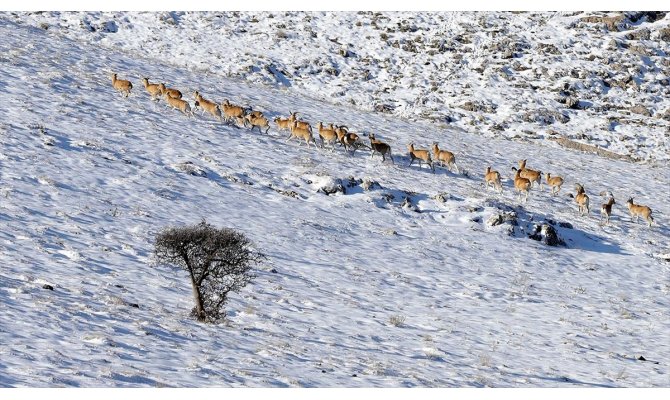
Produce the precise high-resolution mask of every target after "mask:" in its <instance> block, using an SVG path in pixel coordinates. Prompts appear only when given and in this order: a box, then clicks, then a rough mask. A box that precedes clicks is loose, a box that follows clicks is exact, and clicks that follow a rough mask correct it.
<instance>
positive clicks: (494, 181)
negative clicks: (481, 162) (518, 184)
mask: <svg viewBox="0 0 670 400" xmlns="http://www.w3.org/2000/svg"><path fill="white" fill-rule="evenodd" d="M484 183H486V189H488V188H489V185H493V188H494V189H497V190H498V192H499V193H501V194H502V191H503V187H502V183H500V172H498V171H494V170H492V169H491V167H490V166H488V167H486V174H485V175H484Z"/></svg>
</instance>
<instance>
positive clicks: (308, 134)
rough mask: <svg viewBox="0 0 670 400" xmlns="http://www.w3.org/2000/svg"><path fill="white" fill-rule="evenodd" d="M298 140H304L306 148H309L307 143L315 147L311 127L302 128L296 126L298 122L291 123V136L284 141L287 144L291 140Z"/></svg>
mask: <svg viewBox="0 0 670 400" xmlns="http://www.w3.org/2000/svg"><path fill="white" fill-rule="evenodd" d="M294 137H295V138H298V139H304V140H305V143H307V147H309V142H313V143H314V146H315V147H316V141H315V140H314V137H313V136H312V127H311V126H309V127H308V128H302V127H299V126H298V121H293V125H292V126H291V135H290V136H289V137H288V139H286V141H287V142H288V141H289V140H291V138H294Z"/></svg>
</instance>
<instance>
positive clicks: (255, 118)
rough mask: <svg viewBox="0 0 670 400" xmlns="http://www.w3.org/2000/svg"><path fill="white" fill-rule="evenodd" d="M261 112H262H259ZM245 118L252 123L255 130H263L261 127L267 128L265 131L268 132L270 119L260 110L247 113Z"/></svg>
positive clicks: (252, 128)
mask: <svg viewBox="0 0 670 400" xmlns="http://www.w3.org/2000/svg"><path fill="white" fill-rule="evenodd" d="M259 113H260V114H259ZM244 119H245V120H246V122H248V123H249V125H251V130H252V131H253V130H254V128H258V132H261V133H263V132H262V131H261V128H265V133H268V131H269V130H270V121H268V119H267V118H265V117H264V116H263V113H261V112H260V111H254V112H252V113H250V114H247V115H246V116H245V117H244Z"/></svg>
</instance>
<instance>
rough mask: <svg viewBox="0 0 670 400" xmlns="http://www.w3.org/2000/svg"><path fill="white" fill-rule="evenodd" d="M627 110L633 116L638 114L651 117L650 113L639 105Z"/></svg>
mask: <svg viewBox="0 0 670 400" xmlns="http://www.w3.org/2000/svg"><path fill="white" fill-rule="evenodd" d="M629 110H630V112H633V113H635V114H640V115H644V116H647V117H651V115H652V113H651V111H649V109H647V108H646V107H644V106H641V105H637V106H634V107H631V108H629Z"/></svg>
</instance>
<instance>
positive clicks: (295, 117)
mask: <svg viewBox="0 0 670 400" xmlns="http://www.w3.org/2000/svg"><path fill="white" fill-rule="evenodd" d="M288 119H289V120H290V121H291V122H292V123H293V122H297V124H298V128H304V129H307V127H309V129H310V130H311V128H312V126H311V125H310V124H309V122H307V121H300V120H299V119H298V112H297V111H296V112H292V113H291V115H290V116H289V117H288Z"/></svg>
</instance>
